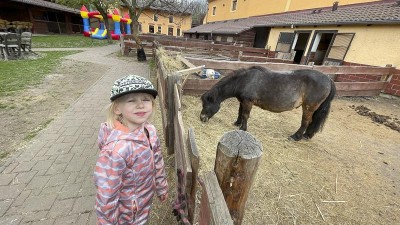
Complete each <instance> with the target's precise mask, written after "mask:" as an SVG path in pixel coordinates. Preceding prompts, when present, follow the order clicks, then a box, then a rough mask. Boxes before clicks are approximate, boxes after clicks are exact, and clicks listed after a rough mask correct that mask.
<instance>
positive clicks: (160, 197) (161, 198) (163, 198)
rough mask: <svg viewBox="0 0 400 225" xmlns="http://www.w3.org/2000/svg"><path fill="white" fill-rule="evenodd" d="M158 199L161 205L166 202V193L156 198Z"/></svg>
mask: <svg viewBox="0 0 400 225" xmlns="http://www.w3.org/2000/svg"><path fill="white" fill-rule="evenodd" d="M158 199H159V200H160V202H161V203H163V202H165V201H167V199H168V193H166V194H163V195H160V196H158Z"/></svg>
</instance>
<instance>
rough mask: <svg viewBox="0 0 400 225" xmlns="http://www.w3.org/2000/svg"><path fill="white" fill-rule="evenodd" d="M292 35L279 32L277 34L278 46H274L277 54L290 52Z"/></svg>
mask: <svg viewBox="0 0 400 225" xmlns="http://www.w3.org/2000/svg"><path fill="white" fill-rule="evenodd" d="M294 36H295V35H294V33H286V32H281V33H280V34H279V39H278V44H277V45H276V50H275V51H277V52H290V47H291V46H292V43H293V40H294Z"/></svg>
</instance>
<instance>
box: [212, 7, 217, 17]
mask: <svg viewBox="0 0 400 225" xmlns="http://www.w3.org/2000/svg"><path fill="white" fill-rule="evenodd" d="M216 11H217V6H214V7H213V10H212V15H213V16H215V12H216Z"/></svg>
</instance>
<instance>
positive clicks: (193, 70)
mask: <svg viewBox="0 0 400 225" xmlns="http://www.w3.org/2000/svg"><path fill="white" fill-rule="evenodd" d="M203 68H204V65H201V66H196V67H192V68H189V69H184V70H179V71H176V72H175V73H176V74H177V75H180V76H183V75H187V74H192V73H198V72H200V71H201V70H202V69H203Z"/></svg>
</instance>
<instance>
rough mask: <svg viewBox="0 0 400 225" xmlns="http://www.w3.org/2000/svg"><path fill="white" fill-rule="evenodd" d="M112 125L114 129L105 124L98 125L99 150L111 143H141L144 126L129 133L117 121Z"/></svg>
mask: <svg viewBox="0 0 400 225" xmlns="http://www.w3.org/2000/svg"><path fill="white" fill-rule="evenodd" d="M114 124H115V128H114V129H113V128H112V127H111V126H110V125H108V124H107V123H102V124H101V125H100V131H99V136H98V145H99V149H102V148H103V147H104V146H106V145H108V144H110V143H111V142H115V141H119V140H127V141H135V142H143V139H142V138H143V136H142V135H145V134H144V127H145V126H146V124H145V126H142V127H140V128H137V129H136V130H134V131H129V129H128V128H127V127H125V126H124V125H122V124H121V123H120V122H119V121H115V122H114Z"/></svg>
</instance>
